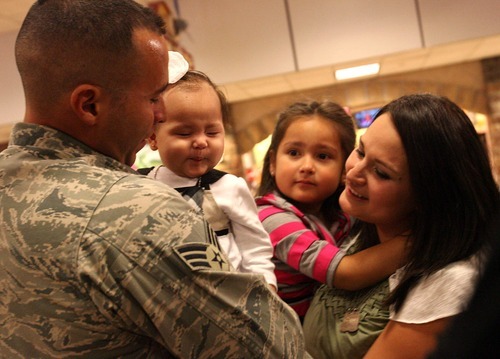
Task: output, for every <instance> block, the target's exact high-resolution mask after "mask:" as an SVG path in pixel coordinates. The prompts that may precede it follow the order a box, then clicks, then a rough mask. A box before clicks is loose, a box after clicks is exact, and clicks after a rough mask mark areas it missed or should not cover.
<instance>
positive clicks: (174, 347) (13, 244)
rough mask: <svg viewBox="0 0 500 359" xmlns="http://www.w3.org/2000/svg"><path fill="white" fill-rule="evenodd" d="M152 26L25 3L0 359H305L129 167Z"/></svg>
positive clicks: (145, 15) (6, 185) (8, 162)
mask: <svg viewBox="0 0 500 359" xmlns="http://www.w3.org/2000/svg"><path fill="white" fill-rule="evenodd" d="M162 26H163V25H162V21H161V19H159V18H157V17H156V16H155V15H153V14H152V13H151V12H149V11H147V10H145V9H144V8H143V7H141V6H139V5H138V4H136V3H135V2H133V1H131V0H106V1H101V0H40V1H38V2H37V3H35V4H34V5H33V7H32V8H31V10H30V12H29V13H28V15H27V17H26V19H25V21H24V23H23V26H22V28H21V30H20V33H19V35H18V39H17V42H16V60H17V64H18V68H19V72H20V74H21V78H22V81H23V86H24V90H25V95H26V104H27V108H26V115H25V119H24V122H23V123H19V124H16V126H15V127H14V129H13V133H12V136H11V142H10V144H9V147H8V148H7V149H6V150H5V151H4V152H2V153H1V154H0V213H1V215H0V219H1V225H0V356H2V357H8V358H30V357H31V358H35V357H36V358H41V357H46V358H52V357H95V358H104V357H109V358H116V357H129V358H146V357H148V358H160V357H161V358H169V357H179V358H301V357H308V355H307V354H306V353H305V352H304V346H303V339H302V332H301V328H300V324H299V322H298V320H297V318H296V316H295V315H294V314H293V313H292V311H291V310H290V309H289V308H288V307H287V306H286V305H284V304H283V303H282V302H281V301H280V300H279V298H278V297H277V296H276V295H275V294H273V293H272V292H270V291H269V290H268V288H267V285H266V283H265V281H264V279H263V277H261V276H260V275H251V274H241V273H236V272H233V271H230V270H229V266H228V264H227V260H226V258H225V257H224V255H223V254H221V252H220V251H219V249H218V247H217V244H216V242H214V241H212V240H211V236H210V235H207V233H208V234H210V230H209V229H208V227H207V226H206V223H205V222H204V221H203V220H202V218H201V216H199V215H198V214H197V213H196V212H194V210H191V207H190V206H189V204H187V202H185V201H184V200H183V199H182V198H181V197H180V196H179V195H178V194H177V192H176V191H174V190H172V189H170V188H168V187H166V186H165V185H163V184H162V183H160V182H159V181H155V180H152V179H149V178H146V177H143V176H140V175H137V174H136V173H135V172H134V171H133V170H132V169H131V168H130V167H129V165H131V164H132V163H133V162H134V159H135V153H136V150H137V149H138V148H139V147H140V146H141V145H143V144H144V139H145V138H146V137H148V136H149V135H150V134H151V132H152V130H153V125H154V123H156V122H158V121H161V120H162V116H163V106H164V104H163V101H162V100H161V97H160V95H161V93H162V92H163V91H164V89H165V87H166V85H167V83H168V73H167V63H168V54H167V50H168V49H167V43H166V41H165V39H164V37H163V30H162V29H163V28H162ZM167 105H168V104H167Z"/></svg>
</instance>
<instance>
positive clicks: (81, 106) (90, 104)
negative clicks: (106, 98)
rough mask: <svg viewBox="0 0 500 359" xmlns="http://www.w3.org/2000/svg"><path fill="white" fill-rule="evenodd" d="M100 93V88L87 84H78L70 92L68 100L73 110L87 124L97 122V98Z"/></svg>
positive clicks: (92, 124)
mask: <svg viewBox="0 0 500 359" xmlns="http://www.w3.org/2000/svg"><path fill="white" fill-rule="evenodd" d="M101 95H102V90H101V88H99V87H97V86H94V85H88V84H84V85H79V86H78V87H76V88H75V89H74V90H73V92H72V93H71V98H70V101H71V108H72V109H73V112H74V113H75V114H76V115H77V117H78V118H79V119H80V120H81V121H82V122H84V123H85V124H87V125H88V126H94V125H95V124H96V123H97V115H98V114H99V103H98V100H99V99H100V97H101Z"/></svg>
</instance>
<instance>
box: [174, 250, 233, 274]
mask: <svg viewBox="0 0 500 359" xmlns="http://www.w3.org/2000/svg"><path fill="white" fill-rule="evenodd" d="M174 252H175V253H176V254H177V255H178V256H179V258H180V259H181V260H182V261H183V262H184V263H186V265H187V266H188V267H189V268H191V270H193V271H198V270H210V269H213V270H219V271H229V270H230V269H229V268H230V267H229V264H228V261H227V259H226V258H225V257H224V255H223V254H222V253H221V252H220V251H219V250H218V249H217V248H216V247H215V246H213V245H212V244H209V243H187V244H184V245H182V246H178V247H175V248H174Z"/></svg>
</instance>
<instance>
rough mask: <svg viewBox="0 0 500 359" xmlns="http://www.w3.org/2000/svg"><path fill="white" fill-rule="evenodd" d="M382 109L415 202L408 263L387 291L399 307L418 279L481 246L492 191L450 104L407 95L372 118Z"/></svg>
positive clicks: (479, 146)
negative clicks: (406, 169)
mask: <svg viewBox="0 0 500 359" xmlns="http://www.w3.org/2000/svg"><path fill="white" fill-rule="evenodd" d="M384 113H387V114H389V115H390V116H391V118H392V121H393V123H394V125H395V127H396V129H397V131H398V133H399V136H400V137H401V140H402V142H403V146H404V149H405V152H406V156H407V159H408V166H409V171H410V179H411V186H412V190H413V192H414V198H415V199H416V205H417V210H416V213H415V215H414V218H413V222H412V228H411V234H410V238H409V255H408V263H407V265H406V267H405V270H404V274H403V277H402V280H401V281H400V284H399V286H398V287H397V288H396V289H395V291H393V292H392V294H391V296H390V298H389V303H394V304H395V309H396V310H398V309H400V308H401V305H402V303H403V302H404V300H405V298H406V296H407V294H408V292H409V290H410V289H411V288H413V287H414V286H415V285H416V284H417V282H418V281H419V280H420V279H421V278H424V277H426V276H428V275H430V274H432V273H434V272H436V271H437V270H439V269H442V268H444V267H445V266H447V265H448V264H450V263H452V262H455V261H459V260H462V259H465V258H468V257H470V256H471V255H473V254H475V253H477V252H478V250H479V249H481V248H482V247H484V246H483V244H484V242H485V237H486V236H485V231H486V230H487V228H488V226H489V224H490V222H491V221H492V216H493V215H494V214H495V212H496V211H497V210H498V207H499V192H498V187H497V184H496V183H495V180H494V178H493V175H492V171H491V167H490V163H489V160H488V155H487V152H486V149H485V147H484V145H483V143H482V142H481V140H480V138H479V136H478V134H477V133H476V131H475V129H474V126H473V125H472V123H471V121H470V119H469V118H468V117H467V115H466V114H465V113H464V111H462V110H461V109H460V108H459V107H458V106H457V105H456V104H454V103H453V102H451V101H450V100H448V99H447V98H444V97H439V96H435V95H430V94H417V95H407V96H403V97H401V98H399V99H397V100H394V101H392V102H390V103H389V104H387V105H386V106H384V107H383V108H382V109H381V110H380V111H379V113H378V114H377V115H376V117H375V118H377V117H379V116H380V115H382V114H384Z"/></svg>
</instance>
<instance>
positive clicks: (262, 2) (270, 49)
mask: <svg viewBox="0 0 500 359" xmlns="http://www.w3.org/2000/svg"><path fill="white" fill-rule="evenodd" d="M179 10H180V15H181V16H182V18H185V19H187V21H188V28H187V31H186V32H184V33H182V34H181V36H180V42H181V43H182V45H183V46H184V47H185V48H186V49H188V51H190V52H191V53H192V54H193V57H194V59H195V66H196V67H197V68H199V69H200V70H203V71H205V72H207V73H208V74H210V76H211V77H212V79H213V80H215V81H216V82H219V83H221V82H222V83H223V82H229V81H239V80H248V79H252V78H258V77H264V76H269V75H273V74H276V73H283V72H289V71H294V70H295V66H294V62H293V55H292V46H291V41H290V36H289V33H288V25H287V20H286V13H285V3H284V1H283V0H252V1H247V0H245V1H241V0H238V1H234V0H210V1H206V0H191V1H181V2H179Z"/></svg>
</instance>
